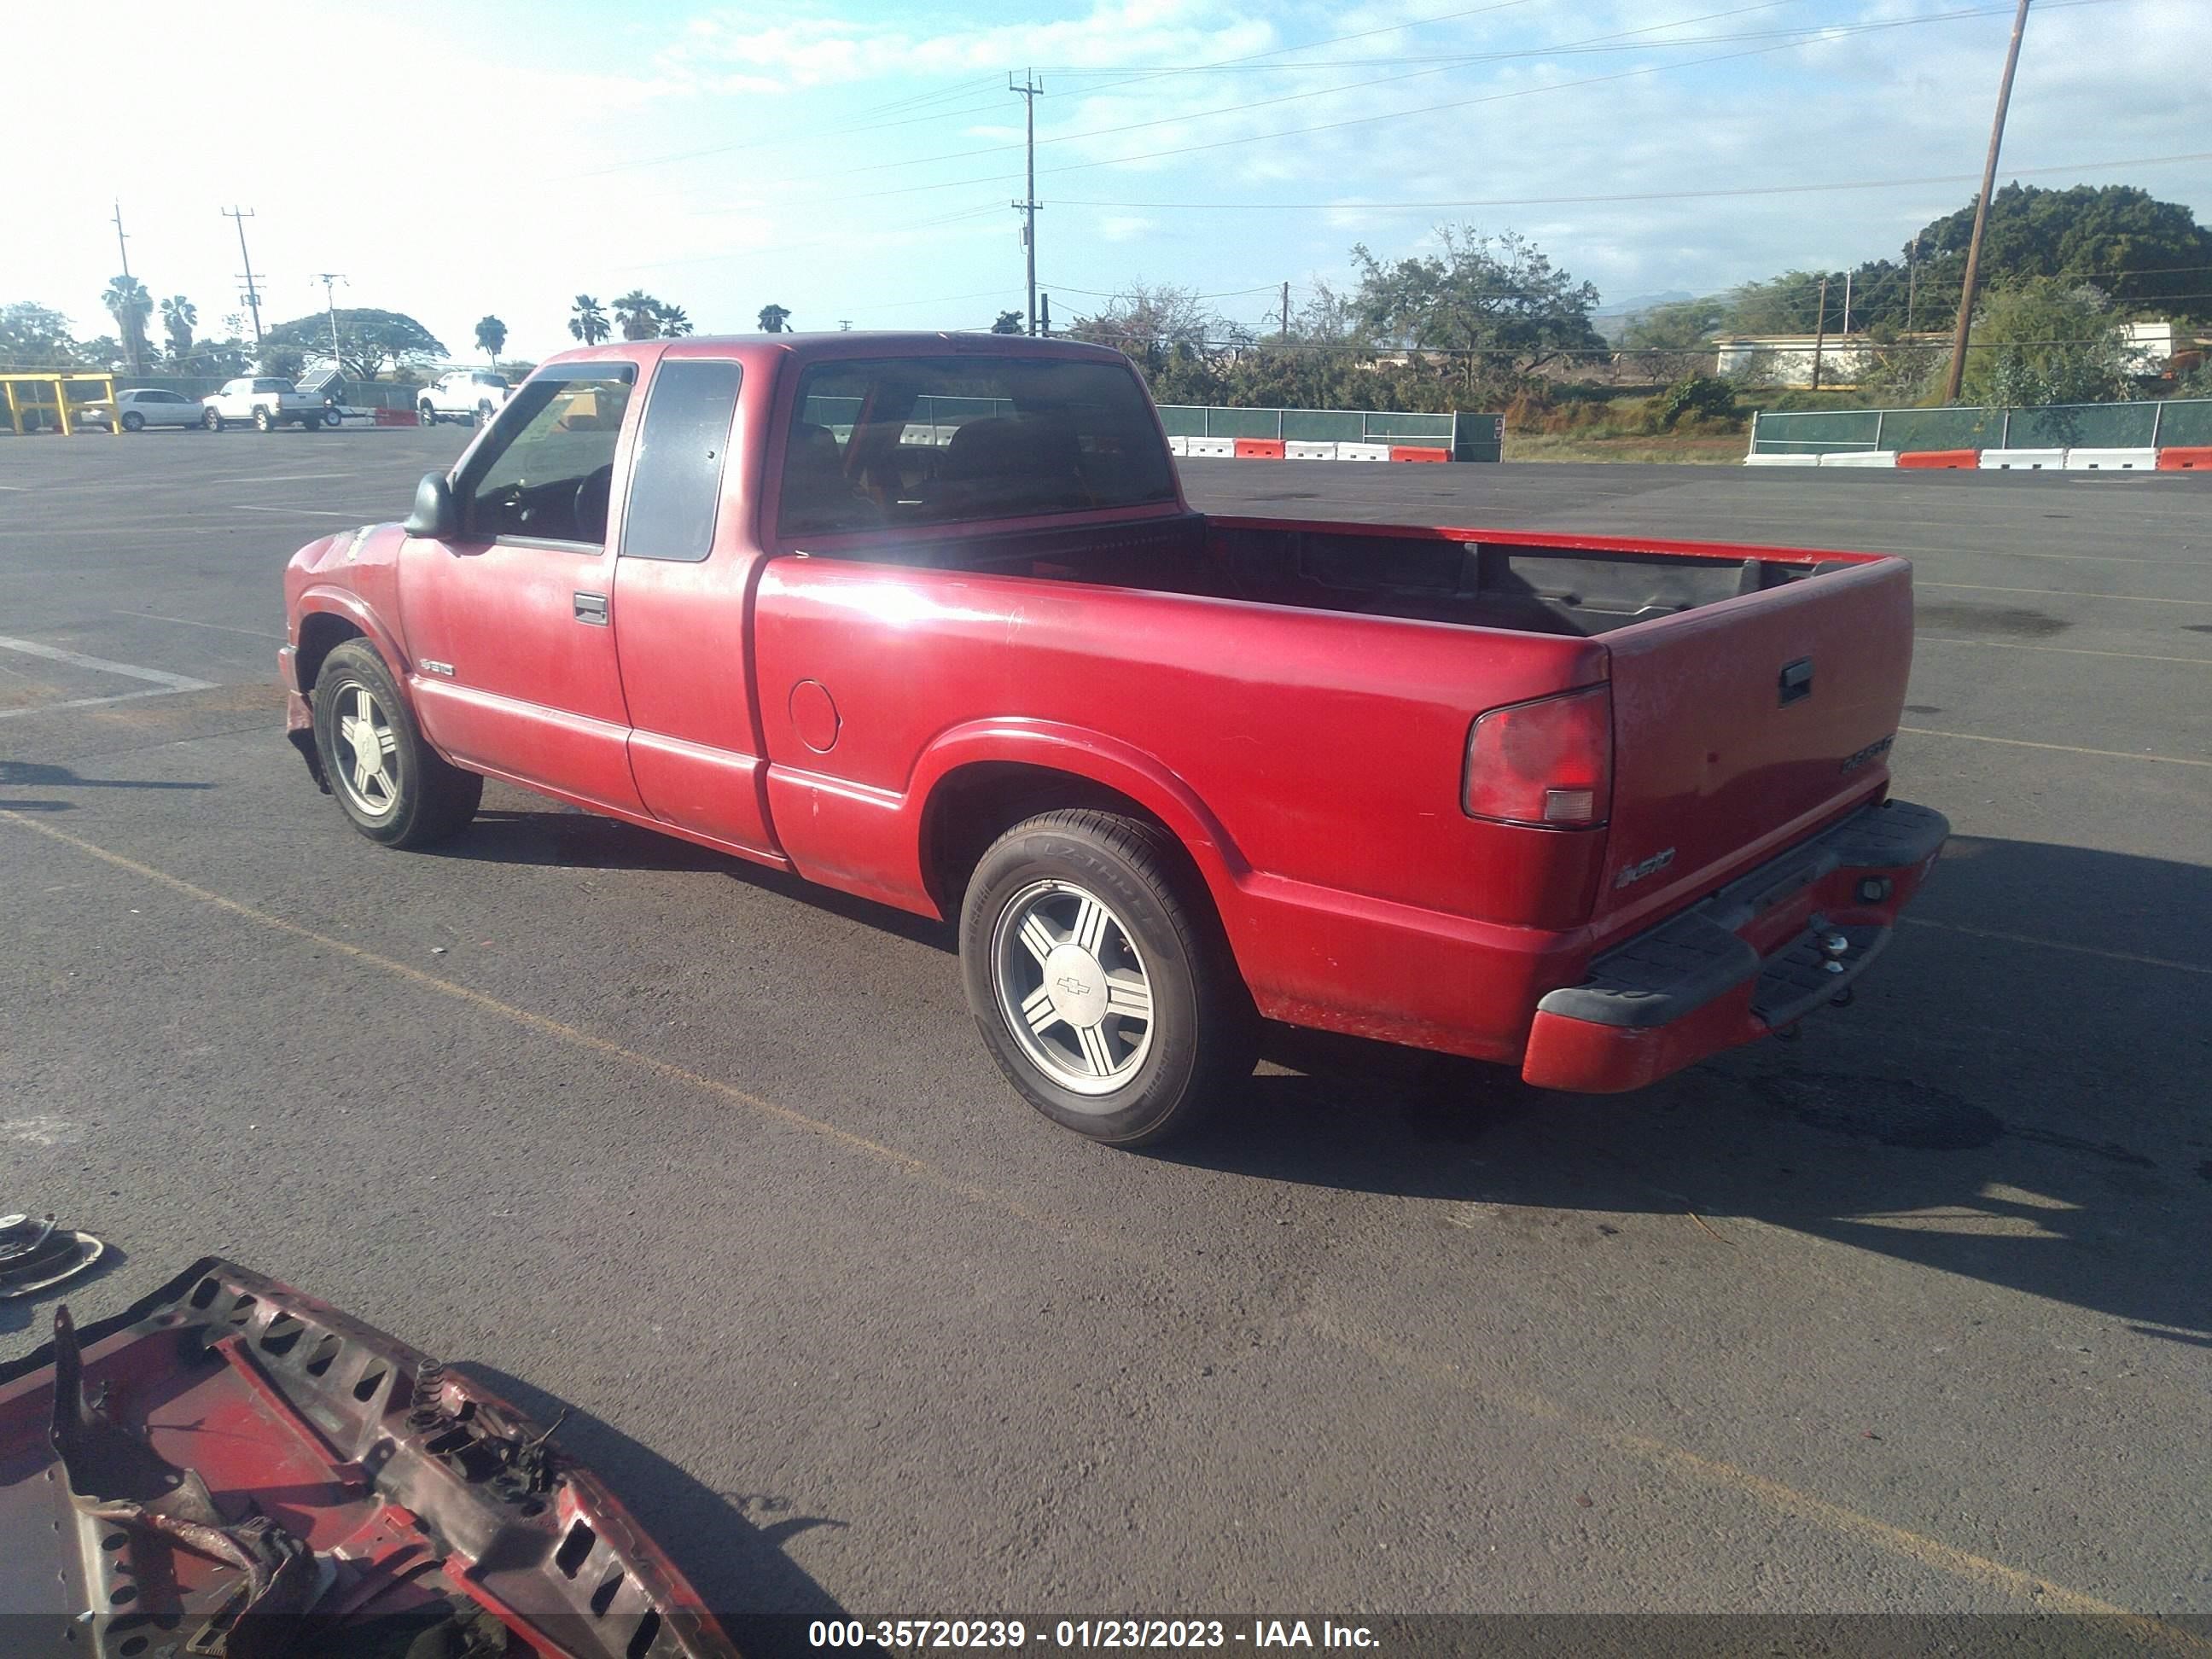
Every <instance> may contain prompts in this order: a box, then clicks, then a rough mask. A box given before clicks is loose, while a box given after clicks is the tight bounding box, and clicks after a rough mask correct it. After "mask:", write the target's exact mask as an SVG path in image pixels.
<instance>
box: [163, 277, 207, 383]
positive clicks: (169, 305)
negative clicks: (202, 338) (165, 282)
mask: <svg viewBox="0 0 2212 1659" xmlns="http://www.w3.org/2000/svg"><path fill="white" fill-rule="evenodd" d="M199 320H200V310H199V307H197V306H196V305H194V304H193V303H192V302H191V301H190V300H187V299H186V298H185V296H184V295H181V294H172V295H170V296H169V297H168V298H167V299H166V300H164V301H161V331H162V332H163V333H164V334H166V335H167V336H168V337H169V365H170V367H171V368H183V367H184V366H185V363H186V362H188V361H189V360H190V359H191V355H192V331H193V330H194V329H195V328H197V327H198V326H199Z"/></svg>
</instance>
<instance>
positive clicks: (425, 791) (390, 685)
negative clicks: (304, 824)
mask: <svg viewBox="0 0 2212 1659" xmlns="http://www.w3.org/2000/svg"><path fill="white" fill-rule="evenodd" d="M314 715H315V749H316V752H317V753H318V754H319V755H320V757H322V763H323V775H324V776H325V777H327V778H328V779H329V780H330V781H331V794H332V795H333V796H335V797H336V798H337V803H338V805H339V807H340V808H341V809H342V810H343V811H344V813H345V815H346V817H348V818H349V819H351V820H352V822H353V827H354V828H355V829H358V830H360V831H361V833H362V835H364V836H368V838H369V839H370V840H371V841H373V842H380V843H381V844H382V845H384V846H386V847H427V846H428V845H430V844H431V843H432V842H440V841H443V840H445V839H446V838H447V836H453V835H456V834H458V833H459V831H460V830H461V829H465V827H466V826H467V824H468V822H469V820H470V819H471V818H472V817H475V816H476V814H477V801H478V800H479V799H482V797H483V779H482V778H481V777H479V776H477V775H476V774H475V773H473V772H465V771H463V770H462V769H460V768H459V767H458V766H455V765H453V764H452V763H449V762H448V761H447V760H446V758H445V757H443V756H441V755H440V754H439V753H438V751H437V750H435V749H433V748H431V747H430V745H429V744H427V743H425V742H423V740H422V732H421V731H420V730H419V729H418V728H417V727H416V724H415V715H414V711H413V710H411V709H410V708H408V706H407V700H406V699H405V698H404V696H401V695H400V691H399V687H398V684H396V683H395V682H394V681H393V679H392V672H391V671H390V670H389V669H387V668H386V667H385V665H384V659H383V658H381V657H380V656H378V655H377V654H376V651H375V648H374V647H372V646H371V645H369V644H368V642H367V641H364V640H348V641H346V642H345V643H344V644H343V645H341V646H339V647H337V649H336V650H334V651H332V652H331V654H330V655H329V656H328V657H327V658H325V659H324V662H323V671H322V672H321V673H320V674H319V676H317V677H316V680H315V695H314Z"/></svg>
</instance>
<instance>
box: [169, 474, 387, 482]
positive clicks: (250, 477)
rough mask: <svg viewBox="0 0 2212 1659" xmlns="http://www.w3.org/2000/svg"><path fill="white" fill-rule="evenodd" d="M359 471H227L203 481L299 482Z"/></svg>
mask: <svg viewBox="0 0 2212 1659" xmlns="http://www.w3.org/2000/svg"><path fill="white" fill-rule="evenodd" d="M358 477H361V474H360V473H358V472H226V473H222V474H219V475H217V476H215V477H206V478H202V479H201V480H200V482H201V483H300V482H301V480H302V479H306V478H358Z"/></svg>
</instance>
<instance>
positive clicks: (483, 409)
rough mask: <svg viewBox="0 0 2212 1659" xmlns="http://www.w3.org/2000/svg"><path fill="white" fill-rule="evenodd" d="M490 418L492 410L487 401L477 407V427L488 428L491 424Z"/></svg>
mask: <svg viewBox="0 0 2212 1659" xmlns="http://www.w3.org/2000/svg"><path fill="white" fill-rule="evenodd" d="M491 416H492V408H491V404H490V402H489V400H486V401H485V402H483V403H480V404H477V425H478V426H480V427H484V426H489V425H490V424H491Z"/></svg>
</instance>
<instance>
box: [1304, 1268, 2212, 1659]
mask: <svg viewBox="0 0 2212 1659" xmlns="http://www.w3.org/2000/svg"><path fill="white" fill-rule="evenodd" d="M1305 1321H1306V1322H1307V1324H1309V1325H1310V1326H1311V1327H1312V1328H1314V1329H1315V1330H1316V1331H1317V1332H1319V1333H1320V1334H1322V1335H1323V1336H1326V1337H1328V1338H1329V1339H1330V1340H1333V1341H1335V1342H1339V1343H1341V1344H1342V1345H1344V1346H1346V1347H1349V1348H1352V1349H1356V1350H1357V1351H1358V1352H1361V1353H1364V1354H1365V1355H1367V1356H1368V1357H1369V1358H1371V1359H1376V1360H1379V1361H1381V1362H1382V1363H1383V1364H1387V1365H1390V1366H1393V1367H1395V1368H1396V1369H1398V1370H1407V1371H1412V1372H1413V1373H1415V1374H1417V1375H1419V1376H1424V1377H1426V1378H1428V1379H1430V1380H1431V1381H1432V1382H1437V1383H1443V1384H1445V1385H1446V1386H1447V1387H1449V1388H1452V1389H1457V1390H1459V1391H1461V1392H1462V1393H1465V1394H1468V1395H1474V1396H1476V1397H1478V1398H1480V1399H1481V1400H1483V1401H1487V1402H1489V1403H1490V1404H1492V1405H1495V1406H1500V1407H1504V1408H1505V1409H1506V1410H1508V1411H1510V1412H1512V1413H1514V1414H1515V1415H1516V1416H1519V1417H1527V1418H1531V1419H1535V1420H1537V1421H1539V1422H1545V1423H1555V1424H1558V1425H1559V1426H1561V1427H1563V1428H1565V1429H1568V1430H1570V1431H1572V1432H1574V1433H1575V1434H1577V1435H1579V1436H1581V1437H1583V1438H1585V1439H1589V1440H1595V1441H1596V1442H1598V1443H1601V1444H1602V1445H1606V1446H1609V1447H1611V1448H1612V1449H1613V1450H1614V1451H1617V1452H1619V1453H1620V1454H1621V1455H1623V1456H1625V1457H1628V1458H1632V1459H1633V1460H1634V1461H1635V1462H1638V1463H1642V1464H1644V1465H1645V1466H1646V1467H1648V1468H1655V1469H1657V1470H1660V1471H1661V1472H1662V1473H1664V1474H1671V1475H1674V1476H1675V1477H1677V1478H1678V1479H1680V1480H1687V1481H1689V1482H1691V1483H1692V1484H1694V1485H1697V1486H1709V1487H1717V1488H1719V1489H1721V1490H1723V1491H1727V1492H1736V1493H1739V1494H1741V1496H1743V1497H1746V1498H1750V1499H1752V1500H1753V1502H1754V1503H1757V1504H1759V1505H1760V1506H1761V1507H1762V1508H1765V1509H1768V1510H1773V1511H1774V1512H1776V1513H1777V1514H1778V1515H1783V1516H1791V1517H1795V1518H1798V1519H1802V1520H1808V1521H1812V1522H1817V1523H1818V1524H1819V1525H1820V1526H1823V1527H1826V1528H1828V1529H1829V1530H1830V1531H1832V1532H1838V1533H1842V1534H1844V1535H1845V1536H1847V1537H1851V1538H1856V1539H1858V1540H1859V1541H1862V1542H1863V1543H1868V1544H1872V1545H1874V1546H1875V1547H1877V1548H1879V1549H1882V1550H1886V1551H1887V1552H1889V1553H1891V1554H1893V1555H1902V1556H1905V1557H1907V1558H1908V1559H1911V1560H1915V1561H1917V1562H1920V1563H1921V1564H1922V1565H1925V1566H1929V1567H1933V1568H1935V1569H1936V1571H1939V1572H1944V1573H1948V1574H1949V1575H1950V1576H1951V1577H1954V1578H1963V1579H1966V1581H1968V1582H1969V1583H1977V1584H1981V1585H1984V1586H1985V1587H1987V1588H1989V1589H1997V1590H2002V1591H2003V1592H2004V1593H2005V1594H2006V1595H2012V1596H2016V1597H2018V1598H2019V1599H2020V1600H2021V1601H2033V1603H2034V1605H2035V1606H2036V1607H2037V1608H2038V1609H2039V1611H2041V1612H2044V1613H2070V1614H2075V1615H2082V1616H2089V1615H2093V1616H2095V1617H2099V1618H2104V1619H2111V1620H2117V1621H2119V1622H2121V1623H2123V1624H2124V1625H2125V1626H2127V1627H2128V1629H2129V1631H2130V1633H2131V1634H2133V1635H2134V1636H2136V1638H2140V1639H2142V1640H2143V1641H2147V1642H2151V1643H2154V1644H2157V1645H2158V1646H2159V1647H2161V1648H2163V1649H2166V1650H2168V1651H2171V1652H2175V1653H2188V1654H2212V1642H2208V1641H2206V1640H2204V1639H2203V1638H2201V1637H2198V1636H2196V1635H2194V1634H2192V1633H2191V1632H2189V1631H2186V1630H2184V1629H2182V1628H2181V1627H2180V1626H2177V1625H2170V1624H2167V1623H2166V1621H2165V1620H2160V1619H2154V1618H2150V1617H2148V1616H2147V1615H2145V1614H2142V1613H2130V1612H2129V1611H2128V1610H2127V1609H2126V1608H2125V1607H2118V1606H2116V1605H2115V1604H2113V1603H2112V1602H2110V1601H2102V1600H2100V1599H2099V1598H2098V1597H2096V1596H2093V1595H2084V1594H2083V1593H2082V1592H2081V1591H2080V1590H2073V1589H2067V1588H2066V1587H2065V1586H2063V1584H2055V1583H2051V1580H2049V1579H2048V1578H2041V1577H2037V1576H2036V1575H2035V1574H2033V1573H2030V1572H2022V1571H2021V1570H2020V1569H2019V1568H2017V1567H2008V1566H2007V1565H2004V1563H2003V1562H2002V1561H1992V1560H1990V1559H1989V1558H1988V1557H1987V1556H1985V1555H1975V1554H1973V1553H1971V1552H1969V1551H1966V1550H1962V1549H1957V1548H1954V1547H1953V1546H1951V1545H1949V1544H1946V1543H1944V1542H1942V1541H1940V1540H1938V1539H1934V1538H1930V1537H1928V1536H1927V1535H1926V1534H1923V1533H1917V1532H1913V1531H1911V1530H1909V1529H1907V1528H1904V1527H1898V1526H1893V1525H1891V1524H1890V1523H1889V1522H1887V1521H1877V1520H1875V1518H1874V1516H1870V1515H1862V1514H1860V1513H1859V1511H1857V1510H1853V1509H1846V1508H1845V1507H1844V1505H1843V1504H1832V1503H1830V1502H1828V1500H1827V1499H1826V1498H1815V1497H1814V1496H1813V1494H1812V1493H1810V1492H1800V1491H1799V1490H1798V1489H1797V1488H1796V1487H1795V1486H1784V1485H1783V1484H1782V1483H1781V1482H1780V1481H1778V1480H1768V1479H1767V1478H1766V1477H1765V1476H1764V1475H1760V1474H1753V1473H1752V1472H1751V1471H1750V1470H1748V1469H1740V1468H1737V1467H1736V1466H1735V1464H1733V1463H1723V1462H1720V1461H1719V1460H1718V1459H1716V1458H1711V1457H1703V1456H1700V1455H1699V1454H1697V1453H1696V1452H1692V1451H1685V1450H1684V1449H1682V1448H1680V1446H1670V1445H1668V1443H1666V1442H1665V1441H1663V1440H1654V1439H1652V1438H1650V1437H1649V1436H1647V1435H1641V1434H1633V1433H1631V1432H1629V1431H1627V1430H1625V1429H1616V1428H1613V1427H1612V1426H1611V1425H1608V1424H1605V1423H1601V1422H1599V1421H1597V1420H1596V1419H1593V1418H1588V1417H1584V1416H1583V1415H1582V1414H1580V1413H1577V1412H1571V1411H1569V1410H1568V1409H1567V1408H1566V1407H1564V1406H1562V1405H1559V1403H1558V1402H1557V1401H1552V1400H1547V1399H1546V1398H1544V1397H1543V1396H1542V1395H1533V1394H1525V1393H1522V1392H1521V1391H1520V1390H1518V1389H1501V1388H1493V1387H1492V1386H1490V1385H1489V1384H1487V1383H1481V1382H1478V1381H1477V1380H1476V1379H1475V1378H1474V1377H1472V1376H1468V1374H1467V1372H1466V1371H1464V1370H1462V1369H1461V1368H1460V1367H1459V1366H1458V1365H1456V1364H1452V1363H1450V1362H1449V1361H1438V1360H1431V1359H1427V1358H1423V1357H1422V1356H1421V1355H1419V1354H1418V1353H1416V1352H1414V1351H1413V1350H1412V1349H1411V1348H1408V1347H1406V1346H1403V1345H1402V1344H1400V1343H1396V1342H1393V1341H1391V1340H1389V1339H1388V1338H1385V1337H1380V1336H1376V1335H1375V1334H1372V1333H1370V1332H1366V1331H1362V1330H1358V1329H1356V1328H1352V1327H1351V1326H1347V1325H1346V1324H1344V1323H1342V1322H1340V1321H1339V1320H1337V1319H1336V1318H1335V1317H1334V1316H1332V1315H1331V1314H1329V1313H1328V1312H1326V1311H1324V1310H1320V1309H1317V1308H1313V1307H1309V1308H1308V1309H1307V1310H1306V1311H1305Z"/></svg>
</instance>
